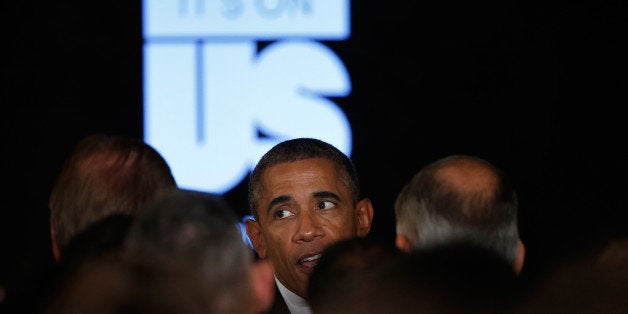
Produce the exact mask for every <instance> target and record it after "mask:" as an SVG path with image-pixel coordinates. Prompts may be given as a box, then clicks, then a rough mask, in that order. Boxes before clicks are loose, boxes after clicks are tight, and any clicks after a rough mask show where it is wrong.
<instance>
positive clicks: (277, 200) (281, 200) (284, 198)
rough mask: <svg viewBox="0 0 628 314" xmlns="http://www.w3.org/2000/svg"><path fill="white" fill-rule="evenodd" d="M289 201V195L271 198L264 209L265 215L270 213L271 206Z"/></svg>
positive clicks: (290, 197)
mask: <svg viewBox="0 0 628 314" xmlns="http://www.w3.org/2000/svg"><path fill="white" fill-rule="evenodd" d="M291 199H292V196H290V195H279V196H277V197H275V198H273V199H272V200H270V203H268V207H267V208H266V213H267V214H268V213H270V209H271V208H273V206H275V205H276V204H279V203H284V202H287V201H289V200H291Z"/></svg>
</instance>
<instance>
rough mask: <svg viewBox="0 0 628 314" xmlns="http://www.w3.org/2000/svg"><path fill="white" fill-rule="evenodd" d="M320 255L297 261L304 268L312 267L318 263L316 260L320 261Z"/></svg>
mask: <svg viewBox="0 0 628 314" xmlns="http://www.w3.org/2000/svg"><path fill="white" fill-rule="evenodd" d="M321 256H322V254H320V253H319V254H315V255H310V256H307V257H305V258H303V259H301V260H299V264H300V265H302V266H305V267H314V266H316V264H317V263H318V259H320V258H321Z"/></svg>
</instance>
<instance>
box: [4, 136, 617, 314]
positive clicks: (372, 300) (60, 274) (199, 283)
mask: <svg viewBox="0 0 628 314" xmlns="http://www.w3.org/2000/svg"><path fill="white" fill-rule="evenodd" d="M248 188H249V190H248V203H249V209H250V211H251V216H250V217H251V218H250V219H248V220H246V222H245V225H246V234H247V236H248V240H250V243H251V244H252V247H253V249H251V248H250V247H249V246H248V245H247V242H245V241H243V238H242V233H241V230H240V229H239V226H238V224H239V217H236V215H235V211H234V210H233V209H232V208H231V207H230V204H229V203H228V202H227V201H226V199H225V198H223V196H221V195H217V194H212V193H207V192H202V191H194V190H187V189H183V188H180V187H178V185H177V183H176V181H175V179H174V177H173V175H172V173H171V171H170V168H169V166H168V164H167V163H166V161H165V160H164V159H163V158H162V156H160V155H159V153H158V152H157V151H156V150H155V149H153V148H152V147H151V146H150V145H148V144H147V143H145V142H143V141H142V140H139V139H134V138H126V137H121V136H109V135H102V134H99V135H91V136H88V137H86V138H84V139H83V140H82V141H80V142H79V143H78V145H77V146H76V148H75V150H74V151H73V152H72V154H71V155H70V156H69V157H68V158H67V161H66V164H65V165H64V167H63V169H62V170H61V172H60V174H59V176H58V178H57V180H56V182H55V185H54V187H53V189H52V192H51V195H50V202H49V207H50V211H51V215H50V234H51V239H52V243H51V250H52V251H53V255H54V257H55V262H56V265H55V267H54V268H53V269H52V274H51V276H50V277H49V279H50V280H49V282H46V283H45V284H43V287H41V288H40V289H39V290H38V291H37V293H32V294H30V295H29V297H26V296H23V295H18V296H14V295H11V294H10V291H9V294H7V296H6V300H5V301H4V302H3V304H2V306H3V308H4V309H7V310H14V311H15V313H25V312H35V313H44V314H61V313H92V314H100V313H102V314H114V313H293V314H301V313H303V314H308V313H315V314H316V313H513V314H520V313H565V312H569V313H627V312H628V253H627V252H628V244H627V243H626V241H625V240H622V239H619V240H617V241H615V242H612V243H609V245H608V246H607V247H602V248H600V250H596V251H591V252H589V253H590V254H586V255H583V256H580V257H578V258H577V259H574V260H569V261H567V262H566V263H565V264H564V265H560V267H556V269H554V270H553V271H551V272H549V273H548V274H547V276H546V277H544V279H543V280H541V281H539V282H535V284H534V285H529V284H524V283H523V282H522V281H521V280H520V277H521V272H522V269H523V267H524V266H525V260H526V255H525V253H526V249H525V245H524V242H523V241H522V239H521V237H520V234H519V227H518V226H519V221H518V206H519V205H518V195H517V192H516V188H515V187H514V186H513V184H512V182H510V181H509V179H508V177H507V175H506V174H505V173H504V172H502V170H500V169H498V168H497V167H495V166H494V165H493V164H492V163H490V162H489V161H487V160H485V159H482V158H480V157H478V156H470V155H450V156H443V157H442V158H440V159H438V160H435V161H434V162H432V163H430V164H427V165H424V166H423V167H422V168H421V169H420V170H419V171H418V172H417V173H416V175H414V176H413V177H412V178H411V180H410V181H409V182H407V184H406V185H405V186H403V188H402V189H401V190H400V191H399V193H398V195H397V199H396V202H395V204H394V210H395V224H396V237H395V241H394V243H385V242H383V241H381V240H379V239H377V238H375V237H373V236H372V235H371V234H370V230H371V225H372V222H373V216H374V212H375V211H376V210H377V209H376V208H374V206H373V203H372V202H371V200H370V198H369V197H368V196H365V195H363V194H362V192H361V190H360V182H359V180H358V172H357V170H356V168H355V166H354V163H353V162H352V160H351V159H350V157H348V156H347V155H345V154H344V153H343V152H341V151H340V150H338V149H337V148H336V147H334V146H333V145H331V144H329V143H327V142H325V141H322V140H320V139H314V138H294V139H289V140H285V141H283V142H280V143H279V144H277V145H275V146H274V147H272V148H271V149H270V150H269V151H267V152H266V153H265V154H264V155H263V156H262V158H261V159H260V160H259V162H258V163H257V165H256V166H255V167H254V169H253V171H252V172H251V174H250V176H249V185H248ZM33 298H36V300H33Z"/></svg>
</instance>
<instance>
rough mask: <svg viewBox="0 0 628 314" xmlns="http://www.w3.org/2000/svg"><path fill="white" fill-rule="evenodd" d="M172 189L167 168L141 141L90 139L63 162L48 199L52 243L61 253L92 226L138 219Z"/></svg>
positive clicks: (108, 138) (110, 138)
mask: <svg viewBox="0 0 628 314" xmlns="http://www.w3.org/2000/svg"><path fill="white" fill-rule="evenodd" d="M173 187H176V182H175V179H174V177H173V175H172V172H171V170H170V167H169V166H168V164H167V162H166V161H165V159H164V158H163V157H162V156H161V155H160V154H159V153H158V152H157V151H156V150H155V149H154V148H153V147H151V146H150V145H148V144H147V143H145V142H143V141H142V140H139V139H135V138H128V137H122V136H108V135H102V134H95V135H90V136H87V137H85V138H83V139H82V140H81V141H80V142H79V143H78V144H77V145H76V147H75V148H74V150H73V151H72V153H71V155H70V156H69V157H68V159H67V160H66V161H65V164H64V166H63V168H62V170H61V172H60V173H59V175H58V177H57V180H56V182H55V184H54V186H53V188H52V191H51V194H50V199H49V207H50V211H51V214H50V219H51V227H52V228H53V230H54V233H55V234H54V239H53V241H55V244H56V245H57V246H58V247H59V248H63V247H64V246H65V245H66V244H67V243H68V241H69V239H70V238H71V237H72V236H73V235H75V234H76V233H78V232H80V231H81V230H83V229H85V228H86V227H87V226H88V225H89V224H91V223H92V222H95V221H97V220H100V219H102V218H104V217H106V216H108V215H110V214H126V215H134V214H135V213H136V212H137V211H138V210H140V209H141V208H142V207H144V206H147V205H148V204H150V203H152V202H153V201H154V200H155V199H156V198H157V197H158V196H159V195H160V194H161V193H162V192H163V191H165V190H168V189H170V188H173Z"/></svg>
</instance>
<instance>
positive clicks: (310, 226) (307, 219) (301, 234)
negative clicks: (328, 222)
mask: <svg viewBox="0 0 628 314" xmlns="http://www.w3.org/2000/svg"><path fill="white" fill-rule="evenodd" d="M322 235H323V224H322V219H321V218H320V217H318V215H316V214H314V213H309V212H306V213H303V214H302V215H301V217H300V223H299V231H298V232H297V242H309V241H312V240H314V239H316V238H319V237H321V236H322Z"/></svg>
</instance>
